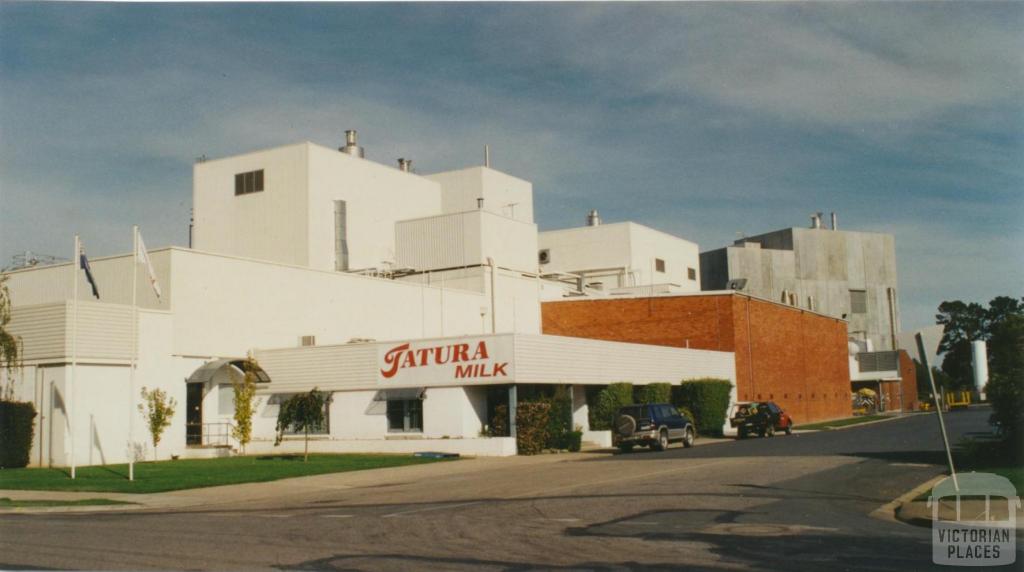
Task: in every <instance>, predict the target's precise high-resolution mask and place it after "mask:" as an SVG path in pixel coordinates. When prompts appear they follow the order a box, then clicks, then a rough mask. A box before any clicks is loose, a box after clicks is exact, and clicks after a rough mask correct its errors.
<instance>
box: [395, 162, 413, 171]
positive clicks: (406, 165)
mask: <svg viewBox="0 0 1024 572" xmlns="http://www.w3.org/2000/svg"><path fill="white" fill-rule="evenodd" d="M398 168H399V170H401V171H402V172H403V173H411V172H412V159H399V160H398Z"/></svg>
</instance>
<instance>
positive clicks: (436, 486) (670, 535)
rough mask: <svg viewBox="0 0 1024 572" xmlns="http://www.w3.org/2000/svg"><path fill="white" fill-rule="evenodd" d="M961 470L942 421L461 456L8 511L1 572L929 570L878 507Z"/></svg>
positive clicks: (917, 534)
mask: <svg viewBox="0 0 1024 572" xmlns="http://www.w3.org/2000/svg"><path fill="white" fill-rule="evenodd" d="M987 415H988V411H987V410H984V409H976V410H971V411H968V412H961V413H955V414H952V415H950V416H948V420H949V429H950V433H951V435H953V437H954V438H959V437H961V436H965V435H969V434H971V433H977V432H986V431H987V425H986V423H985V420H986V418H987ZM570 459H571V460H570ZM944 462H945V458H944V454H943V452H942V445H941V439H940V438H939V433H938V428H937V425H936V422H935V419H934V416H932V415H915V416H910V417H908V418H905V419H901V420H897V421H890V422H885V423H878V424H873V425H866V426H862V427H858V428H854V429H847V430H841V431H830V432H821V433H809V434H801V435H793V436H789V437H784V436H779V437H776V438H774V439H751V440H747V441H738V442H729V443H722V444H714V445H708V446H704V447H697V448H694V449H682V448H677V447H674V448H672V449H670V450H669V451H667V452H664V453H649V452H638V453H633V454H623V455H619V454H616V455H609V454H603V453H600V454H598V453H592V454H583V455H574V456H561V457H560V458H553V457H551V456H547V457H546V458H536V459H510V460H508V462H500V463H489V464H486V465H481V468H479V469H476V468H474V465H472V464H471V463H473V462H472V461H460V462H457V463H453V464H451V466H450V467H438V466H437V465H426V466H422V467H409V468H402V469H397V470H393V471H390V472H388V473H387V474H386V475H387V476H386V477H381V478H380V479H379V480H378V481H376V482H372V481H371V482H366V483H364V484H362V485H359V486H338V487H323V488H320V489H317V490H309V489H305V490H302V491H299V492H293V491H283V492H282V495H281V497H280V498H274V499H264V500H260V501H255V502H254V501H249V502H245V503H227V504H218V505H215V506H210V507H205V508H200V509H191V510H183V511H136V512H125V513H102V514H73V513H61V514H35V515H2V516H0V568H76V569H187V570H240V569H246V570H248V569H278V570H367V569H373V570H409V569H443V570H478V569H483V570H509V569H512V570H524V569H538V568H543V569H565V570H585V569H594V570H619V569H640V568H644V569H656V570H658V569H664V570H675V569H681V568H685V569H695V570H787V571H791V570H796V571H802V570H807V571H811V570H814V571H818V570H822V569H823V568H826V567H828V568H830V569H835V570H922V569H929V568H931V544H930V542H931V536H930V534H931V533H930V530H929V529H927V528H917V527H913V526H909V525H906V524H902V523H898V522H889V521H884V520H879V519H877V518H872V517H870V516H868V515H869V513H871V512H872V511H874V510H875V509H877V508H878V507H879V506H881V505H883V504H885V503H887V502H889V501H890V500H892V499H893V498H895V497H897V496H899V495H901V494H903V493H905V492H907V491H908V490H910V489H912V488H914V487H915V486H917V485H919V484H920V483H922V482H924V481H926V480H927V479H929V478H931V477H933V476H935V475H937V474H940V473H941V472H943V470H944ZM1018 544H1019V545H1022V544H1024V542H1020V541H1018ZM1019 562H1024V554H1019V555H1018V563H1019ZM947 570H948V568H947Z"/></svg>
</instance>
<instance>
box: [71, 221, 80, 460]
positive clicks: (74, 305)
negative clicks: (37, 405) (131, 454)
mask: <svg viewBox="0 0 1024 572" xmlns="http://www.w3.org/2000/svg"><path fill="white" fill-rule="evenodd" d="M81 256H82V246H81V241H80V240H79V238H78V235H77V234H76V235H75V255H74V256H73V257H72V265H71V375H70V377H69V379H68V390H67V415H68V426H69V427H70V429H71V431H70V432H71V478H72V479H74V478H75V414H74V403H75V368H76V367H77V365H78V270H79V268H80V267H81V264H82V262H81V260H82V259H81Z"/></svg>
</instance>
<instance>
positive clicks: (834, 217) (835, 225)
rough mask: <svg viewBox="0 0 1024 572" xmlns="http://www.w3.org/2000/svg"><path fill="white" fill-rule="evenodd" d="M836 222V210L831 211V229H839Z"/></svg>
mask: <svg viewBox="0 0 1024 572" xmlns="http://www.w3.org/2000/svg"><path fill="white" fill-rule="evenodd" d="M837 223H838V219H837V218H836V211H832V230H839V226H838V225H837Z"/></svg>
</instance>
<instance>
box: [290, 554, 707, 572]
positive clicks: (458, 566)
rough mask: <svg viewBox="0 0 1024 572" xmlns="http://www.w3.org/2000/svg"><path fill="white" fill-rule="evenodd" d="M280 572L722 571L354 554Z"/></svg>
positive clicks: (682, 566)
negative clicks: (396, 571) (302, 571)
mask: <svg viewBox="0 0 1024 572" xmlns="http://www.w3.org/2000/svg"><path fill="white" fill-rule="evenodd" d="M278 569H279V570H328V571H340V570H501V571H518V570H580V571H583V570H593V571H595V572H604V571H608V572H612V571H621V570H653V571H661V570H664V571H669V570H673V571H675V570H680V569H686V570H693V571H695V572H704V571H707V572H710V571H721V570H722V569H721V568H708V567H693V566H687V565H686V564H685V563H666V564H640V563H638V562H635V561H629V560H626V561H622V562H614V563H612V562H580V563H576V564H572V565H569V566H559V565H553V564H547V563H544V564H540V563H534V562H521V561H511V560H489V559H477V558H445V557H430V556H409V555H406V554H357V555H342V554H338V555H335V556H329V557H327V558H319V559H316V560H309V561H307V562H301V563H299V564H295V565H288V566H279V567H278Z"/></svg>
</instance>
